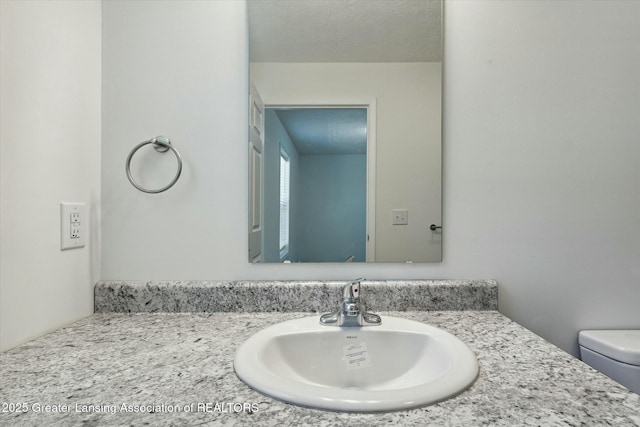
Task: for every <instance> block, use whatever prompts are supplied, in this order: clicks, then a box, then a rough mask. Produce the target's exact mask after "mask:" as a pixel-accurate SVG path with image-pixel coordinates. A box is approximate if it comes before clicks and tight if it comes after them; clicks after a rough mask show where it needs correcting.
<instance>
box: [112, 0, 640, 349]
mask: <svg viewBox="0 0 640 427" xmlns="http://www.w3.org/2000/svg"><path fill="white" fill-rule="evenodd" d="M445 9H446V10H445V21H446V22H445V71H444V80H445V90H444V94H445V108H444V120H445V126H444V219H443V225H444V227H445V229H444V254H443V258H444V261H443V262H442V263H438V264H414V265H403V264H367V265H363V264H344V265H343V264H332V265H321V264H290V265H282V264H272V265H251V264H249V263H248V262H247V238H246V224H247V218H246V213H245V212H246V210H247V143H246V141H247V130H246V127H247V126H246V123H247V121H246V116H247V114H246V110H247V96H248V95H247V93H248V90H247V86H248V85H247V62H246V61H247V48H246V43H247V37H246V32H245V30H246V20H245V17H244V5H243V4H242V3H241V2H233V1H232V2H210V3H199V2H188V3H187V4H186V5H185V4H184V3H182V5H180V4H178V3H175V2H145V1H141V2H127V3H124V2H122V3H121V2H112V1H110V2H106V3H105V5H104V24H105V31H104V42H105V44H104V46H105V52H104V64H105V68H104V111H103V113H104V116H103V118H104V133H103V138H104V142H103V155H102V158H103V163H102V165H103V171H102V178H103V204H104V209H103V234H104V239H103V242H104V243H103V258H102V271H103V274H102V278H103V279H318V278H322V279H346V278H352V277H358V276H363V275H364V276H366V277H369V278H377V279H388V278H436V279H437V278H494V279H497V280H498V282H499V283H500V310H501V311H502V312H503V313H505V314H507V315H508V316H510V317H512V318H514V319H515V320H516V321H518V322H520V323H521V324H523V325H524V326H526V327H528V328H530V329H532V330H533V331H535V332H537V333H539V334H540V335H542V336H543V337H545V338H547V339H549V340H550V341H552V342H553V343H555V344H557V345H559V346H561V347H562V348H564V349H566V350H569V351H573V352H574V354H575V353H576V334H577V331H578V330H579V329H582V328H591V327H640V315H639V314H638V307H639V306H640V222H639V221H640V192H639V191H638V183H640V167H639V166H640V144H638V135H640V120H638V112H639V111H640V96H638V94H639V93H640V51H639V49H640V45H638V43H637V42H636V41H637V40H638V39H640V26H638V25H637V22H638V16H639V14H640V2H604V1H603V2H538V1H519V2H505V1H495V2H493V1H469V2H466V1H455V2H447V3H446V8H445ZM149 22H153V23H154V24H155V25H157V26H158V27H159V28H163V31H160V32H157V33H155V32H152V31H148V29H149V25H148V23H149ZM160 133H166V134H167V135H168V136H170V137H171V138H173V140H174V141H175V145H176V147H177V148H178V149H180V150H181V152H182V153H183V155H184V157H185V172H184V176H183V178H181V180H180V181H179V183H178V184H177V185H176V187H175V188H172V189H171V190H169V191H168V192H166V193H163V194H160V195H146V194H143V193H140V192H138V191H137V190H135V189H133V187H131V185H130V184H129V183H128V182H127V181H126V178H125V176H124V160H125V158H126V156H127V154H128V152H129V150H130V149H131V148H132V147H133V145H134V144H136V143H137V142H139V141H142V140H144V139H146V138H149V137H151V136H155V135H156V134H160ZM157 172H158V173H161V171H157ZM147 173H151V172H150V171H147ZM167 173H169V172H167Z"/></svg>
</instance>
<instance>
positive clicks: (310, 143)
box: [275, 108, 367, 155]
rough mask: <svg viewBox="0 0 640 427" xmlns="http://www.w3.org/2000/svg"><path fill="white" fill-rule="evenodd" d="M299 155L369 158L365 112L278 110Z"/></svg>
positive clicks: (336, 109) (279, 116) (324, 109)
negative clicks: (340, 155)
mask: <svg viewBox="0 0 640 427" xmlns="http://www.w3.org/2000/svg"><path fill="white" fill-rule="evenodd" d="M275 111H276V114H277V115H278V118H279V119H280V122H281V123H282V125H283V126H284V128H285V129H286V131H287V133H288V134H289V137H290V138H291V142H293V144H294V145H295V146H296V149H297V150H298V153H299V154H301V155H304V154H366V153H367V110H366V109H365V108H277V109H275Z"/></svg>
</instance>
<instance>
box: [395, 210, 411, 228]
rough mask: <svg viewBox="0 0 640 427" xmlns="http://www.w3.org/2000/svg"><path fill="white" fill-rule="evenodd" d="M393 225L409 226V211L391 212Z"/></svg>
mask: <svg viewBox="0 0 640 427" xmlns="http://www.w3.org/2000/svg"><path fill="white" fill-rule="evenodd" d="M391 215H392V218H393V219H392V224H393V225H408V224H409V211H408V210H407V209H394V210H392V211H391Z"/></svg>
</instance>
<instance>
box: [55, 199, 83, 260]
mask: <svg viewBox="0 0 640 427" xmlns="http://www.w3.org/2000/svg"><path fill="white" fill-rule="evenodd" d="M88 220H89V217H88V214H87V206H86V205H85V204H84V203H60V250H65V249H75V248H83V247H84V245H85V242H86V240H87V230H88V227H87V223H88Z"/></svg>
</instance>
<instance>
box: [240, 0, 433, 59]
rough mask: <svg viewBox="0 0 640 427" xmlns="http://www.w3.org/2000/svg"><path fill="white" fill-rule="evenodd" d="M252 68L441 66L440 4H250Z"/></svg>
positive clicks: (394, 0)
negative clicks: (369, 64)
mask: <svg viewBox="0 0 640 427" xmlns="http://www.w3.org/2000/svg"><path fill="white" fill-rule="evenodd" d="M248 11H249V45H250V49H249V52H250V60H251V62H438V61H442V0H249V1H248Z"/></svg>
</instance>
